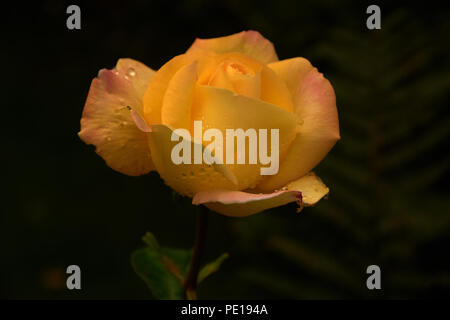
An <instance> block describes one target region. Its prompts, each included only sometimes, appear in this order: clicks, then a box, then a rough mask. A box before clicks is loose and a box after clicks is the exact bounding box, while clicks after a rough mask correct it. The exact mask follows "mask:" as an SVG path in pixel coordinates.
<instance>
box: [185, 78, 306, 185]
mask: <svg viewBox="0 0 450 320" xmlns="http://www.w3.org/2000/svg"><path fill="white" fill-rule="evenodd" d="M195 101H196V103H195V109H194V110H193V115H192V117H193V120H201V121H202V125H203V127H204V128H216V129H219V130H220V131H221V132H222V135H223V139H224V143H223V148H224V152H223V154H224V158H223V162H224V163H225V162H226V152H225V151H226V141H225V140H226V129H243V130H244V131H246V130H248V129H254V130H256V133H257V134H258V130H259V129H267V130H268V136H270V129H278V130H279V154H280V158H282V157H283V156H284V154H285V153H286V151H287V150H288V148H289V145H290V143H291V142H292V140H293V139H294V137H295V134H296V132H297V126H298V121H297V120H298V119H297V117H296V116H295V115H294V114H293V113H290V112H287V111H286V110H283V109H281V108H278V107H277V106H274V105H272V104H269V103H266V102H264V101H261V100H254V99H251V98H248V97H245V96H241V95H237V94H233V93H232V92H230V91H228V90H225V89H220V88H215V87H209V86H197V89H196V93H195ZM191 131H192V130H191ZM235 146H236V145H235ZM246 147H247V148H246V150H245V152H246V155H247V157H248V154H249V153H248V152H249V150H248V149H249V148H248V142H246ZM258 150H259V149H258ZM268 150H269V152H268V153H269V154H271V150H270V145H269V146H268ZM235 153H236V152H235ZM235 156H236V154H235ZM226 166H227V167H228V168H230V170H231V171H232V172H233V174H234V175H235V176H236V178H237V181H238V186H239V190H244V189H248V188H254V187H255V186H256V185H257V183H258V182H259V181H260V180H261V179H262V178H263V177H264V176H261V171H260V168H261V164H260V163H259V162H258V164H248V162H247V163H246V164H226ZM267 166H268V165H267ZM264 167H266V165H265V166H264Z"/></svg>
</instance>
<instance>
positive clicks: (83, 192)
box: [0, 0, 450, 299]
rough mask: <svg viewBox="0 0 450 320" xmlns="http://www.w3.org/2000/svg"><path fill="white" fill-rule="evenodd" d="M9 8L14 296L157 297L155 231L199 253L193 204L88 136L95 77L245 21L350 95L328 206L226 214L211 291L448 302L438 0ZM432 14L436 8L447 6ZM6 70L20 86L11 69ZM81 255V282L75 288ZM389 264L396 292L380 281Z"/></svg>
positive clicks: (4, 224) (6, 217)
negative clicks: (135, 172) (145, 261)
mask: <svg viewBox="0 0 450 320" xmlns="http://www.w3.org/2000/svg"><path fill="white" fill-rule="evenodd" d="M67 5H68V4H64V3H59V4H56V3H54V2H51V1H44V2H43V3H42V4H34V5H32V6H31V7H26V8H24V7H23V8H21V7H19V6H17V7H14V8H11V10H9V11H8V13H9V14H8V15H7V17H5V19H4V21H3V22H4V23H5V26H6V27H5V28H2V29H3V31H5V30H7V31H8V32H6V34H5V35H4V37H3V39H4V43H5V52H4V54H5V55H6V56H5V60H4V62H5V63H4V65H3V70H4V75H5V76H4V77H3V80H4V81H3V82H4V85H3V88H4V89H5V91H6V92H7V94H6V95H4V96H3V99H6V102H5V103H4V105H5V108H4V113H3V117H4V118H3V119H4V120H3V129H4V130H5V134H4V135H3V153H2V155H3V159H4V160H5V162H6V163H5V165H4V172H3V174H2V177H3V179H2V181H3V184H4V187H5V188H6V189H7V190H6V201H5V205H4V209H3V210H2V211H4V213H3V214H2V221H1V225H0V226H1V229H0V231H1V232H0V243H1V244H0V249H1V252H2V256H1V258H0V261H1V262H0V274H1V279H0V290H1V291H0V292H1V295H2V296H3V297H5V298H10V299H17V298H33V299H48V298H58V299H81V298H83V299H108V298H109V299H147V298H150V295H149V293H148V291H147V288H146V287H145V284H144V283H143V282H142V281H141V280H140V279H139V278H138V277H137V276H136V275H135V274H134V272H133V269H132V267H131V266H130V262H129V261H130V254H131V252H132V251H134V250H135V249H137V248H139V247H141V241H140V237H141V236H142V235H143V234H144V233H145V232H146V231H147V230H151V231H152V232H154V233H155V235H156V237H157V238H158V241H159V242H160V243H162V244H164V246H172V247H181V248H185V249H189V248H190V246H191V245H192V243H193V234H194V224H195V217H194V215H195V208H193V207H192V206H191V205H190V203H189V202H190V201H189V199H185V198H182V197H179V196H176V195H173V193H172V191H171V190H170V188H168V187H166V186H164V185H163V183H162V182H161V180H160V179H159V177H158V175H157V174H155V173H152V174H150V175H147V176H143V177H138V178H132V177H127V176H123V175H121V174H118V173H116V172H113V171H112V170H111V169H109V168H108V167H107V166H106V165H105V164H104V162H103V160H102V159H101V158H100V157H98V156H97V155H96V154H95V152H94V151H93V148H92V147H88V146H86V145H84V144H83V143H82V142H81V141H80V140H79V139H78V137H77V136H76V133H77V131H78V130H79V119H80V116H81V111H82V107H83V104H84V101H85V98H86V95H87V91H88V89H89V84H90V81H91V79H92V78H93V77H94V76H95V75H96V73H97V71H98V70H99V69H100V68H103V67H108V68H110V67H112V66H113V65H114V64H115V62H116V60H117V59H118V58H120V57H132V58H135V59H137V60H140V61H143V62H144V63H146V64H147V65H148V66H150V67H152V68H155V69H157V68H159V67H160V66H161V65H162V64H163V63H164V62H165V61H167V60H168V59H170V58H171V57H173V56H174V55H176V54H180V53H182V52H183V51H184V50H185V49H187V48H188V46H189V45H190V44H191V43H192V41H193V40H194V38H195V37H215V36H220V35H227V34H231V33H234V32H238V31H241V30H244V29H254V30H258V31H260V32H261V33H262V34H263V35H264V36H266V37H267V38H269V39H270V40H272V41H273V42H274V44H275V46H276V49H277V52H278V55H279V57H280V59H284V58H290V57H294V56H303V57H306V58H308V59H309V60H310V61H311V62H312V63H313V65H314V66H316V67H318V68H319V70H320V71H321V72H323V73H324V75H325V76H326V77H327V78H328V79H330V81H331V83H332V84H333V86H334V88H335V90H336V96H337V102H338V109H339V118H340V125H341V136H342V139H341V141H340V142H339V143H338V144H337V145H336V147H335V148H334V149H333V150H332V152H331V153H330V154H329V156H328V157H327V158H326V159H325V160H324V161H323V162H322V163H321V164H320V165H319V166H318V168H317V170H316V172H317V173H318V174H319V175H320V176H321V177H322V178H323V180H324V182H325V183H326V184H327V185H328V186H329V187H330V189H331V193H330V196H329V199H328V200H325V201H322V202H321V203H319V204H318V205H317V206H316V207H314V208H308V209H305V210H304V211H303V212H302V213H300V214H297V213H296V212H295V205H288V206H285V207H282V208H278V209H275V210H270V211H268V212H265V213H262V214H258V215H255V216H251V217H248V218H244V219H230V218H226V217H223V216H220V215H216V214H214V215H212V216H211V219H210V230H209V234H208V243H207V248H206V250H207V252H206V257H205V259H204V261H208V260H212V259H214V258H216V257H217V256H218V254H220V253H221V252H225V251H226V252H229V253H230V258H229V259H227V260H226V261H225V262H224V263H223V265H222V267H221V270H220V271H219V272H217V273H215V274H214V275H212V276H211V277H208V278H207V279H206V280H205V281H204V283H202V285H201V286H200V287H199V292H198V294H199V297H200V298H202V297H203V298H213V299H224V298H301V299H314V298H330V299H334V298H418V297H419V298H420V297H449V296H450V255H449V247H450V236H449V231H450V215H449V213H450V202H449V200H448V195H449V187H448V182H447V181H448V177H449V170H448V169H449V150H448V142H447V141H448V140H449V138H450V132H449V131H450V130H449V125H450V117H449V114H450V113H449V111H448V105H449V102H450V96H449V92H450V90H449V89H450V73H449V72H448V71H449V70H450V68H449V63H450V62H449V59H448V57H449V56H450V41H449V40H450V39H449V34H450V21H449V20H448V17H447V15H446V12H445V10H437V8H433V7H432V5H431V4H430V3H428V2H426V3H424V2H422V3H419V2H395V3H392V2H391V3H386V4H380V7H381V12H382V29H381V30H374V31H371V30H367V28H366V27H365V21H366V18H367V14H366V13H365V9H366V7H367V5H368V4H364V3H358V4H356V3H354V2H350V1H342V2H334V1H327V0H320V1H302V2H300V1H271V2H253V3H252V2H244V1H237V0H230V1H227V2H211V1H202V0H191V1H185V2H183V3H181V4H175V3H168V2H166V3H164V2H155V1H151V2H144V1H136V2H127V3H126V4H122V5H118V4H114V5H113V4H111V3H108V2H98V3H95V4H94V3H92V2H86V3H84V2H81V4H80V7H81V11H82V29H81V30H80V31H69V30H67V29H66V28H65V19H66V14H65V8H66V7H67ZM432 9H434V10H432ZM5 80H6V81H5ZM70 264H78V265H80V267H81V270H82V290H81V291H68V290H67V289H65V268H66V267H67V266H68V265H70ZM371 264H377V265H379V266H380V267H381V271H382V290H380V291H369V290H367V288H366V278H367V274H366V268H367V266H369V265H371Z"/></svg>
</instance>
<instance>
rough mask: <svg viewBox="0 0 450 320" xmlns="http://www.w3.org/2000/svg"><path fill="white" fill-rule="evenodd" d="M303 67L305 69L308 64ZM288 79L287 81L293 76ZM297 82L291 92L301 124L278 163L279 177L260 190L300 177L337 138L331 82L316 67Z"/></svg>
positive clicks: (314, 164)
mask: <svg viewBox="0 0 450 320" xmlns="http://www.w3.org/2000/svg"><path fill="white" fill-rule="evenodd" d="M305 68H306V69H308V65H306V66H305ZM298 69H299V68H297V70H298ZM280 76H282V74H280ZM285 76H287V75H285ZM290 77H291V78H287V79H292V78H293V77H294V76H293V75H291V76H290ZM300 79H301V81H300V83H299V84H298V86H297V89H296V91H294V92H293V94H294V103H295V106H294V111H295V113H296V114H297V115H298V117H299V118H300V120H301V121H303V125H302V126H301V128H300V131H299V132H298V133H297V136H296V137H295V139H294V141H293V142H292V144H291V146H290V148H289V150H288V152H287V154H286V157H285V158H284V159H283V161H282V162H281V164H280V170H279V172H278V174H277V175H274V176H270V177H268V178H267V179H265V180H264V181H263V182H262V183H261V184H260V185H258V189H260V190H263V191H264V190H273V189H277V188H280V187H281V186H283V185H285V184H286V183H288V182H289V181H292V180H294V179H297V178H299V177H302V176H303V175H305V174H306V173H308V172H309V171H310V170H312V169H313V168H314V167H315V166H316V165H317V164H318V163H319V162H320V161H321V160H322V159H323V158H324V157H325V156H326V154H327V153H328V152H329V151H330V150H331V148H332V147H333V146H334V145H335V144H336V142H337V141H338V140H339V138H340V135H339V121H338V114H337V107H336V97H335V94H334V90H333V87H332V86H331V84H330V82H329V81H328V80H327V79H325V78H324V77H323V75H322V74H321V73H319V72H318V71H317V69H316V68H313V69H311V70H309V71H307V72H306V74H304V75H301V76H300ZM290 86H291V87H292V85H290Z"/></svg>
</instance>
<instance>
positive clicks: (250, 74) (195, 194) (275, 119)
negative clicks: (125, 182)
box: [79, 31, 339, 216]
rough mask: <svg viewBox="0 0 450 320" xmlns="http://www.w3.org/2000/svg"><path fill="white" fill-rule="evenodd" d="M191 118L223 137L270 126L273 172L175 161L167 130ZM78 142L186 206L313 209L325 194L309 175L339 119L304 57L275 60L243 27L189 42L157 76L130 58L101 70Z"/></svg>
mask: <svg viewBox="0 0 450 320" xmlns="http://www.w3.org/2000/svg"><path fill="white" fill-rule="evenodd" d="M130 109H132V110H133V111H132V112H130ZM195 120H201V121H202V123H203V126H204V127H205V128H217V129H219V130H221V131H223V132H225V129H233V128H234V129H238V128H242V129H244V130H246V129H249V128H254V129H256V130H258V129H279V159H280V165H279V171H278V172H277V173H276V174H275V175H268V176H265V175H261V174H260V168H261V164H227V163H225V164H213V165H207V164H206V163H201V164H179V165H176V164H174V163H173V161H172V160H171V151H172V149H173V147H174V146H175V145H176V144H177V143H178V142H177V141H171V135H172V132H173V130H174V129H178V128H184V129H187V130H189V131H190V132H192V130H193V123H194V121H195ZM79 136H80V137H81V139H82V140H83V141H85V142H86V143H88V144H93V145H95V146H96V152H97V153H98V154H99V155H100V156H101V157H103V159H104V160H105V161H106V163H107V164H108V165H109V166H110V167H111V168H113V169H114V170H117V171H119V172H121V173H124V174H127V175H133V176H135V175H142V174H146V173H148V172H150V171H152V170H156V171H157V172H158V173H159V175H160V176H161V178H162V179H163V180H164V181H165V183H166V184H167V185H169V186H170V187H172V188H173V189H174V190H176V191H177V192H179V193H180V194H182V195H186V196H189V197H192V198H193V203H194V204H197V205H199V204H204V205H206V206H207V207H209V208H211V209H212V210H214V211H217V212H219V213H222V214H225V215H229V216H246V215H250V214H254V213H257V212H260V211H263V210H265V209H269V208H273V207H277V206H280V205H284V204H286V203H288V202H293V201H296V202H297V203H299V205H300V206H301V207H302V206H304V205H312V204H314V203H316V202H317V201H319V200H320V199H321V198H322V197H323V196H325V195H326V194H327V193H328V191H329V189H328V188H327V187H326V186H325V185H324V184H323V183H322V182H321V180H320V179H319V178H318V177H317V176H316V175H314V173H312V172H311V170H312V169H313V168H314V167H315V166H316V165H317V164H318V163H319V162H320V161H321V160H322V159H323V158H324V157H325V155H326V154H327V153H328V152H329V151H330V149H331V148H332V147H333V146H334V144H335V143H336V141H337V140H338V139H339V122H338V115H337V108H336V98H335V94H334V90H333V87H332V86H331V84H330V82H329V81H328V80H326V79H325V78H324V77H323V75H322V74H321V73H319V72H318V71H317V69H316V68H314V67H313V66H312V65H311V64H310V63H309V61H308V60H306V59H304V58H292V59H287V60H282V61H279V60H278V57H277V54H276V52H275V50H274V47H273V45H272V43H271V42H270V41H268V40H267V39H265V38H264V37H263V36H261V35H260V34H259V33H258V32H255V31H243V32H240V33H237V34H233V35H230V36H226V37H220V38H214V39H197V40H196V41H195V42H194V43H193V44H192V46H191V47H190V48H189V49H188V50H187V52H186V53H184V54H182V55H179V56H176V57H175V58H173V59H172V60H170V61H169V62H167V63H166V64H165V65H164V66H162V67H161V68H160V69H159V70H158V71H156V72H155V71H153V70H151V69H149V68H148V67H146V66H145V65H143V64H142V63H140V62H137V61H134V60H131V59H120V60H119V61H118V62H117V65H116V67H115V69H113V70H106V69H103V70H100V72H99V74H98V77H97V78H95V79H94V80H93V81H92V84H91V88H90V91H89V94H88V97H87V101H86V104H85V107H84V110H83V116H82V119H81V131H80V133H79ZM196 143H198V142H196ZM192 144H194V142H192ZM203 147H204V146H203ZM247 147H248V146H247Z"/></svg>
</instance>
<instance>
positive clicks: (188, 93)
mask: <svg viewBox="0 0 450 320" xmlns="http://www.w3.org/2000/svg"><path fill="white" fill-rule="evenodd" d="M196 79H197V63H196V62H193V63H191V64H188V65H186V66H184V67H182V68H181V69H180V70H178V71H177V73H175V75H174V76H173V78H172V79H171V80H170V82H169V85H168V87H167V90H166V92H165V94H164V99H163V104H162V110H161V121H162V123H163V124H165V125H168V126H171V127H173V128H185V129H190V128H191V106H192V99H193V96H194V86H195V81H196Z"/></svg>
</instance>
